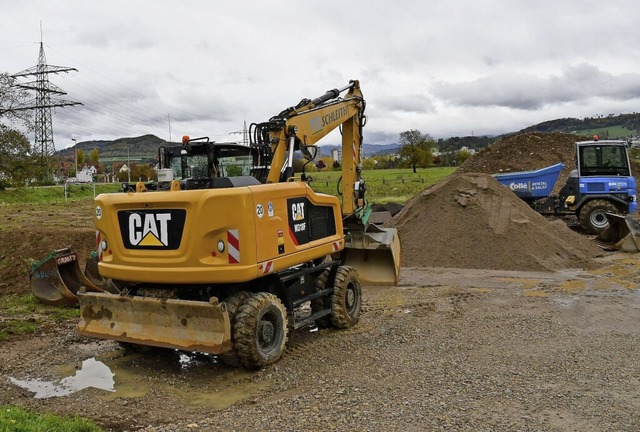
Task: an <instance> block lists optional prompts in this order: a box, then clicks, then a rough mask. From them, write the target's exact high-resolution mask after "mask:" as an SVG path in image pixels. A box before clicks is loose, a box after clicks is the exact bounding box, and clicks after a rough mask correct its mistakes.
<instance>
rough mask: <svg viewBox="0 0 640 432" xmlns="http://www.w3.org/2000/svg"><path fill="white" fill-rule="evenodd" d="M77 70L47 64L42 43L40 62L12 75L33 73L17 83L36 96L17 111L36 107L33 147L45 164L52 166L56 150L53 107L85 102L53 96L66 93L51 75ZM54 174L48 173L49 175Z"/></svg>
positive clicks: (21, 75) (16, 108)
mask: <svg viewBox="0 0 640 432" xmlns="http://www.w3.org/2000/svg"><path fill="white" fill-rule="evenodd" d="M69 71H77V69H75V68H70V67H66V66H53V65H49V64H47V59H46V57H45V54H44V46H43V44H42V42H40V54H39V56H38V64H37V65H36V66H33V67H30V68H28V69H25V70H23V71H21V72H18V73H16V74H14V75H12V77H13V78H24V77H30V76H34V77H35V81H31V82H24V83H21V84H17V87H20V88H23V89H26V90H34V91H35V92H36V97H35V99H34V100H31V101H29V102H27V103H25V104H24V105H21V106H18V107H14V108H13V109H14V110H15V111H23V110H35V113H36V114H35V115H36V119H35V120H36V122H35V123H36V130H35V132H36V138H35V143H34V148H35V151H36V153H38V154H40V156H41V157H42V159H43V162H44V163H46V166H47V167H49V166H51V163H50V162H51V159H52V157H53V155H54V153H55V151H56V148H55V145H54V143H53V122H52V119H51V109H52V108H54V107H66V106H74V105H82V104H81V103H80V102H74V101H68V100H64V99H57V98H52V97H51V95H60V96H61V95H66V93H65V92H64V91H63V90H62V89H61V88H60V87H58V86H56V85H54V84H52V83H51V82H50V81H49V74H58V73H62V72H69ZM50 175H51V173H50V172H47V176H50Z"/></svg>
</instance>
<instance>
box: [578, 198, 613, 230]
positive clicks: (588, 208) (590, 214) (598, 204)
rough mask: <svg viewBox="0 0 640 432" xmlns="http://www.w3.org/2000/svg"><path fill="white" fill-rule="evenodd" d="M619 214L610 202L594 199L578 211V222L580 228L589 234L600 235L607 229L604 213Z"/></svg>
mask: <svg viewBox="0 0 640 432" xmlns="http://www.w3.org/2000/svg"><path fill="white" fill-rule="evenodd" d="M607 212H609V213H619V210H618V208H617V207H616V206H615V205H614V204H613V203H612V202H610V201H607V200H602V199H594V200H591V201H589V202H587V203H586V204H585V205H584V206H582V208H581V209H580V214H579V215H578V221H579V222H580V225H581V226H582V228H584V229H585V230H586V231H587V232H588V233H590V234H600V233H601V232H602V231H604V230H605V229H607V228H608V227H609V220H608V219H607V215H606V213H607Z"/></svg>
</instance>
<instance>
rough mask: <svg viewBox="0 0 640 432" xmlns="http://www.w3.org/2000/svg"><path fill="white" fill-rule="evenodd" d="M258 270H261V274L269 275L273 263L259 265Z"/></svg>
mask: <svg viewBox="0 0 640 432" xmlns="http://www.w3.org/2000/svg"><path fill="white" fill-rule="evenodd" d="M260 269H261V270H262V274H269V273H271V272H272V271H273V269H274V267H273V261H267V262H266V263H264V264H260Z"/></svg>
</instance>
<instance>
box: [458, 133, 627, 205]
mask: <svg viewBox="0 0 640 432" xmlns="http://www.w3.org/2000/svg"><path fill="white" fill-rule="evenodd" d="M591 139H592V137H588V136H583V135H573V134H567V133H556V132H550V133H543V132H535V133H526V134H518V135H511V136H508V137H506V138H503V139H501V140H500V141H497V142H495V143H493V144H491V145H490V146H489V147H487V148H485V149H482V150H481V151H480V152H478V153H476V154H475V155H473V157H471V158H469V159H467V160H466V161H465V162H464V163H463V164H462V165H460V168H458V170H457V171H456V172H458V173H471V172H477V173H485V174H498V173H508V172H517V171H531V170H537V169H540V168H545V167H548V166H550V165H554V164H557V163H558V162H562V163H563V164H564V169H563V170H562V172H561V173H560V176H559V177H558V181H557V182H556V185H555V187H554V188H553V193H554V194H555V193H558V192H559V191H560V188H561V187H562V186H563V185H564V184H565V183H566V181H567V177H569V173H571V171H573V170H574V169H576V159H575V154H576V150H575V143H576V141H588V140H591ZM631 173H632V174H633V176H634V177H635V178H636V183H637V184H640V165H638V163H637V162H636V161H631Z"/></svg>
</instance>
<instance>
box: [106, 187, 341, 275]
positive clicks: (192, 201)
mask: <svg viewBox="0 0 640 432" xmlns="http://www.w3.org/2000/svg"><path fill="white" fill-rule="evenodd" d="M94 220H95V225H96V229H97V236H98V240H99V241H98V243H99V254H100V263H99V265H98V268H99V272H100V274H101V275H102V276H103V277H107V278H112V279H117V280H122V281H131V282H147V283H168V284H187V283H226V282H246V281H249V280H253V279H256V278H258V277H261V276H264V275H267V274H269V273H272V272H274V271H279V270H283V269H286V268H289V267H292V266H294V265H297V264H300V263H303V262H306V261H308V260H311V259H316V258H320V257H323V256H326V255H329V254H332V253H335V252H337V251H341V250H342V249H343V248H344V234H343V226H342V217H341V210H340V203H339V200H338V198H337V197H334V196H330V195H325V194H317V193H315V192H314V191H313V190H312V189H311V188H310V187H309V186H308V185H307V184H306V183H302V182H289V183H277V184H259V185H253V186H243V187H233V188H221V189H198V190H173V191H162V192H160V191H158V192H130V193H113V194H101V195H99V196H98V197H96V199H95V218H94ZM105 242H106V244H105ZM100 244H101V245H102V246H100ZM104 246H106V247H104Z"/></svg>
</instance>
